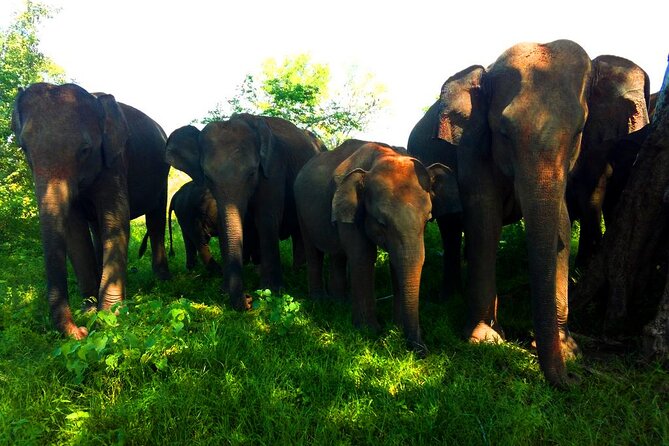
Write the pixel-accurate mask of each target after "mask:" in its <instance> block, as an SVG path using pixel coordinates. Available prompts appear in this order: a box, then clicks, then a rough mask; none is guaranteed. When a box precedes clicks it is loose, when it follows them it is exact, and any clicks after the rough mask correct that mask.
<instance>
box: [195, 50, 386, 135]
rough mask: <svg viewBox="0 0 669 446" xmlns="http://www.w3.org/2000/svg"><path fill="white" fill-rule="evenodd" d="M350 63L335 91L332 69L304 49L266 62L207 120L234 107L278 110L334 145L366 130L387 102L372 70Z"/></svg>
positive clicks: (263, 112)
mask: <svg viewBox="0 0 669 446" xmlns="http://www.w3.org/2000/svg"><path fill="white" fill-rule="evenodd" d="M357 74H358V73H356V70H355V69H354V68H352V69H349V71H348V74H347V77H346V80H345V81H344V83H343V85H341V86H340V87H339V88H336V89H334V90H333V92H332V93H331V92H330V90H331V88H332V81H331V74H330V69H329V67H328V66H327V65H325V64H319V63H315V62H312V61H311V59H310V57H309V56H308V55H306V54H301V55H298V56H296V57H294V58H286V59H285V60H284V61H283V63H281V64H277V62H276V61H275V60H274V59H268V60H266V61H265V62H264V63H263V67H262V73H261V74H260V75H259V76H257V77H256V76H254V75H251V74H247V75H246V77H245V78H244V81H243V82H242V83H241V85H239V86H238V87H237V93H236V94H235V96H234V97H232V98H231V99H228V100H227V101H226V104H225V105H222V104H220V103H219V104H217V106H216V108H215V109H214V110H211V111H209V113H208V114H207V116H206V117H205V118H204V119H202V120H201V122H202V123H203V124H205V123H207V122H210V121H215V120H220V119H226V118H228V117H230V116H231V115H232V114H234V113H253V114H260V115H265V116H277V117H281V118H284V119H287V120H288V121H291V122H292V123H294V124H296V125H297V126H299V127H302V128H306V129H308V130H311V131H313V132H314V133H316V134H317V135H318V136H319V137H321V139H323V140H324V141H325V143H326V145H327V146H328V147H330V148H333V147H335V146H337V145H339V144H340V143H341V142H342V141H343V140H344V139H346V138H348V137H349V136H350V135H351V134H352V133H353V132H355V131H362V130H364V129H365V127H366V126H367V125H368V124H369V122H370V120H371V119H372V117H373V116H374V115H375V114H376V113H377V112H378V111H380V109H381V108H382V107H383V106H384V100H383V92H384V88H383V86H381V85H380V84H377V83H374V82H373V78H372V76H371V75H370V74H367V75H365V76H358V75H357Z"/></svg>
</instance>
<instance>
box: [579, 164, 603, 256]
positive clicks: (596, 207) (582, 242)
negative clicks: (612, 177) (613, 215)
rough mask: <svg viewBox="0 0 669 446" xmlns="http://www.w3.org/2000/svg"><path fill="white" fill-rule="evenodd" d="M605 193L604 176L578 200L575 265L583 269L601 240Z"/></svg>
mask: <svg viewBox="0 0 669 446" xmlns="http://www.w3.org/2000/svg"><path fill="white" fill-rule="evenodd" d="M605 193H606V175H602V176H601V177H600V178H599V181H598V183H597V186H596V187H595V189H594V190H593V191H592V192H591V193H590V194H587V196H585V197H582V198H581V199H580V200H579V206H580V208H581V224H580V226H581V231H580V234H579V238H578V252H577V253H576V260H575V264H576V267H577V268H584V267H585V266H586V265H587V263H588V262H589V261H590V259H592V257H593V256H594V255H595V253H596V252H597V249H598V247H599V245H600V243H601V240H602V206H603V203H604V195H605Z"/></svg>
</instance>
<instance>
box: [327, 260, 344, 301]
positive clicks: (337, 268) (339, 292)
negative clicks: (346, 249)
mask: <svg viewBox="0 0 669 446" xmlns="http://www.w3.org/2000/svg"><path fill="white" fill-rule="evenodd" d="M347 283H348V281H347V277H346V255H345V254H343V253H340V254H332V255H331V256H330V279H329V285H330V296H332V297H334V298H335V299H338V300H346V296H347V294H348V293H347Z"/></svg>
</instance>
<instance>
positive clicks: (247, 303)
mask: <svg viewBox="0 0 669 446" xmlns="http://www.w3.org/2000/svg"><path fill="white" fill-rule="evenodd" d="M230 303H231V304H232V308H234V309H235V310H237V311H249V310H250V309H251V306H252V304H253V297H252V296H251V295H249V294H242V295H241V296H240V297H238V298H232V297H231V298H230Z"/></svg>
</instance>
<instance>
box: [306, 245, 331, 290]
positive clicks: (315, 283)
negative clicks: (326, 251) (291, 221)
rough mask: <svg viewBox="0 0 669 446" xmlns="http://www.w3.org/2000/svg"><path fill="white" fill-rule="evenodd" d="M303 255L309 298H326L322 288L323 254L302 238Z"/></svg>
mask: <svg viewBox="0 0 669 446" xmlns="http://www.w3.org/2000/svg"><path fill="white" fill-rule="evenodd" d="M304 254H305V256H306V259H307V285H308V287H309V297H310V298H312V299H322V298H325V297H327V293H326V292H325V288H324V287H323V252H322V251H320V250H318V249H317V248H316V247H315V246H314V244H313V243H312V242H311V240H309V238H307V237H305V238H304Z"/></svg>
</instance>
